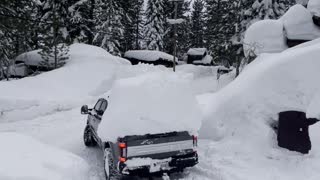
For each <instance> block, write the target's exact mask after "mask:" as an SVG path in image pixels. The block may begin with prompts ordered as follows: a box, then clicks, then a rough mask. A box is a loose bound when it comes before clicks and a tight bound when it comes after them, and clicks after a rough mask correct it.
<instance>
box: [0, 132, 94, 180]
mask: <svg viewBox="0 0 320 180" xmlns="http://www.w3.org/2000/svg"><path fill="white" fill-rule="evenodd" d="M0 144H1V153H0V179H1V180H17V179H19V180H31V179H32V180H36V179H39V180H40V179H41V180H87V179H88V171H89V167H88V165H87V163H86V162H85V161H84V160H83V159H81V158H80V157H78V156H76V155H74V154H71V153H69V152H66V151H63V150H60V149H57V148H53V147H50V146H48V145H45V144H42V143H40V142H38V141H36V140H34V139H33V138H31V137H28V136H24V135H20V134H17V133H0Z"/></svg>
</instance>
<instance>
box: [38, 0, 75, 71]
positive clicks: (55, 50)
mask: <svg viewBox="0 0 320 180" xmlns="http://www.w3.org/2000/svg"><path fill="white" fill-rule="evenodd" d="M42 5H43V16H42V18H41V23H40V26H41V27H42V39H41V44H42V47H41V49H42V51H40V53H39V54H40V55H41V56H42V58H43V59H44V61H43V62H42V65H44V66H46V67H48V69H52V68H58V67H61V66H62V65H64V63H65V61H66V60H67V59H68V51H69V49H68V46H67V45H66V42H67V38H68V37H69V33H68V31H67V28H66V26H65V25H66V24H67V22H68V21H67V17H68V8H67V5H66V1H59V0H46V1H45V2H44V3H43V4H42Z"/></svg>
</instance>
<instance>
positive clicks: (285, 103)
mask: <svg viewBox="0 0 320 180" xmlns="http://www.w3.org/2000/svg"><path fill="white" fill-rule="evenodd" d="M316 42H318V40H316ZM319 55H320V46H319V43H315V42H311V43H309V45H307V46H303V45H301V46H299V47H296V48H295V49H288V50H286V51H284V52H282V53H278V54H273V55H263V56H260V57H258V59H256V60H255V61H254V62H253V63H251V64H250V65H249V66H247V67H246V68H245V70H244V71H243V72H242V74H240V76H239V77H238V78H237V79H235V80H234V81H233V82H231V83H230V84H229V85H227V86H226V87H225V88H224V89H222V90H221V91H219V92H217V93H216V94H212V95H208V96H207V99H208V101H207V102H208V104H207V106H206V108H205V112H204V113H205V116H206V117H205V120H204V122H203V124H202V127H201V129H200V137H202V138H208V139H211V140H214V141H216V143H212V144H213V145H212V146H213V147H212V148H213V151H212V152H215V153H214V154H213V155H211V158H212V159H213V162H217V164H215V165H213V168H218V169H219V168H220V169H221V170H222V172H221V175H220V176H221V177H222V178H221V179H246V180H250V179H261V180H263V179H266V180H269V179H281V180H286V179H291V180H292V179H297V180H299V179H308V180H309V179H319V178H320V177H319V175H318V173H316V172H318V171H319V170H320V167H319V161H320V154H319V148H320V143H319V141H320V139H319V138H318V137H319V128H320V126H319V124H317V125H315V126H313V127H311V138H312V140H311V141H312V144H313V149H312V151H311V153H310V154H309V155H302V154H299V153H295V152H289V151H287V150H285V149H282V148H279V147H278V146H277V145H276V136H275V133H274V131H273V130H272V128H271V127H270V122H271V121H273V120H277V114H278V113H279V112H281V111H286V110H300V111H305V112H307V116H308V117H316V118H319V117H320V110H319V94H320V93H319V88H320V85H319V83H317V82H318V77H319V76H320V71H319V68H318V67H320V61H319V59H318V58H317V57H319ZM203 101H204V100H203V98H202V102H203ZM203 103H204V104H205V102H203Z"/></svg>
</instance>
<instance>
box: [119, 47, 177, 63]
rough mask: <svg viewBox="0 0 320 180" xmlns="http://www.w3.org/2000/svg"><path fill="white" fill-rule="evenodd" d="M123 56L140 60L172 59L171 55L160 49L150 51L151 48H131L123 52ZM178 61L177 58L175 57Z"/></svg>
mask: <svg viewBox="0 0 320 180" xmlns="http://www.w3.org/2000/svg"><path fill="white" fill-rule="evenodd" d="M124 57H125V58H134V59H137V60H142V61H157V60H161V59H162V60H165V61H173V58H174V57H173V56H172V55H170V54H167V53H165V52H161V51H151V50H132V51H127V52H126V53H125V54H124ZM176 61H178V58H176Z"/></svg>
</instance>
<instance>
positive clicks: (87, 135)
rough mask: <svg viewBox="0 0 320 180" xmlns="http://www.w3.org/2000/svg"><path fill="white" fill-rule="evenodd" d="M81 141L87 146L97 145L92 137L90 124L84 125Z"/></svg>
mask: <svg viewBox="0 0 320 180" xmlns="http://www.w3.org/2000/svg"><path fill="white" fill-rule="evenodd" d="M83 141H84V144H85V145H86V146H87V147H94V146H96V145H97V142H96V140H95V139H94V137H93V132H92V129H91V128H90V126H88V125H87V126H86V128H85V129H84V133H83Z"/></svg>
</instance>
